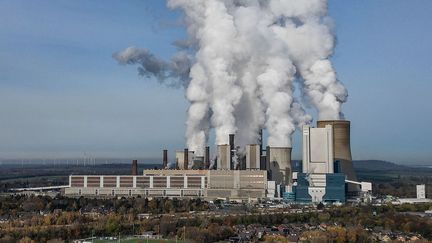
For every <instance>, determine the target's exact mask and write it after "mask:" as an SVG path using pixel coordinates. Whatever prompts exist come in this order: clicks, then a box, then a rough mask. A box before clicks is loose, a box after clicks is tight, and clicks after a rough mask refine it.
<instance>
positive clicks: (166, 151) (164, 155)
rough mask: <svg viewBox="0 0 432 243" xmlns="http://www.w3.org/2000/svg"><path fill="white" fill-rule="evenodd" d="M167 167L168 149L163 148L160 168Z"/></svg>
mask: <svg viewBox="0 0 432 243" xmlns="http://www.w3.org/2000/svg"><path fill="white" fill-rule="evenodd" d="M167 168H168V150H166V149H164V150H163V158H162V169H167Z"/></svg>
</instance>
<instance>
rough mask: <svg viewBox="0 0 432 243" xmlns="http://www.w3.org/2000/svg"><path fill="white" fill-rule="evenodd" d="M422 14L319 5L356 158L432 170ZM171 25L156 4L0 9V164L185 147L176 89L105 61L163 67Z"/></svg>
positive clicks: (176, 34) (362, 5)
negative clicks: (131, 49)
mask: <svg viewBox="0 0 432 243" xmlns="http://www.w3.org/2000/svg"><path fill="white" fill-rule="evenodd" d="M431 13H432V1H429V0H416V1H404V0H380V1H375V0H368V1H343V0H330V1H329V14H330V16H331V17H332V18H333V19H334V20H335V23H336V34H337V43H338V44H337V47H336V50H335V55H334V57H333V58H332V60H333V63H334V66H335V68H336V70H337V72H338V77H339V79H340V80H341V81H342V82H343V83H344V84H345V85H346V87H347V88H348V91H349V100H348V102H347V103H346V104H345V105H344V108H343V110H344V113H345V114H346V117H347V118H348V119H349V120H351V121H352V141H351V143H352V152H353V156H354V158H355V159H385V160H390V161H395V162H398V163H432V152H431V151H432V150H431V147H432V129H431V128H430V124H432V108H430V101H429V99H430V97H431V90H432V82H431V78H432V61H431V54H432V47H431V43H432V33H431V31H430V27H431V26H432V20H431V19H432V18H431V17H432V15H431ZM179 16H180V14H179V12H173V11H170V10H168V9H167V8H166V7H165V3H164V1H102V0H94V1H83V0H78V1H48V0H45V1H19V0H3V1H0V33H1V35H0V158H22V157H24V158H30V157H39V158H40V157H51V158H52V157H57V158H58V157H76V156H83V154H84V153H87V154H92V155H93V156H109V157H124V156H126V157H134V156H135V157H158V156H160V154H161V149H162V148H163V147H167V148H168V149H169V150H171V151H173V150H174V149H180V148H183V147H184V128H185V127H184V121H185V112H186V109H187V106H188V103H187V101H186V100H185V99H184V94H183V91H182V90H175V89H168V88H165V87H162V86H160V85H158V84H157V82H156V81H152V80H145V79H143V78H141V77H139V76H138V75H137V72H136V67H134V66H121V65H118V64H117V63H116V61H115V60H113V59H112V57H111V55H112V53H113V52H116V51H119V50H122V49H124V48H126V47H128V46H131V45H134V46H137V47H144V48H148V49H149V50H151V51H152V52H153V53H156V54H157V55H159V56H161V57H163V58H169V57H170V56H171V55H172V54H173V53H174V52H175V51H176V49H175V48H174V47H173V46H172V42H173V41H174V40H176V39H179V38H182V37H184V36H185V32H184V29H183V27H182V26H180V25H179V21H178V18H179ZM299 140H300V139H299V136H298V133H297V134H296V135H295V142H294V146H295V147H294V158H297V159H299V158H300V141H299ZM170 155H171V157H172V153H171V154H170Z"/></svg>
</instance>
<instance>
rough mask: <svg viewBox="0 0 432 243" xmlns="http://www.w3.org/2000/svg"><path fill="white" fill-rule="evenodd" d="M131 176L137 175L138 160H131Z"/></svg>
mask: <svg viewBox="0 0 432 243" xmlns="http://www.w3.org/2000/svg"><path fill="white" fill-rule="evenodd" d="M131 174H132V175H138V160H136V159H134V160H132V172H131Z"/></svg>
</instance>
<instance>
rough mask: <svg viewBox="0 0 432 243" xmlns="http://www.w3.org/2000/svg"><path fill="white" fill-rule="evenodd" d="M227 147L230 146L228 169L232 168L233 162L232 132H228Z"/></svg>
mask: <svg viewBox="0 0 432 243" xmlns="http://www.w3.org/2000/svg"><path fill="white" fill-rule="evenodd" d="M229 148H230V158H229V163H230V169H231V170H234V169H235V168H234V163H233V157H234V134H230V135H229Z"/></svg>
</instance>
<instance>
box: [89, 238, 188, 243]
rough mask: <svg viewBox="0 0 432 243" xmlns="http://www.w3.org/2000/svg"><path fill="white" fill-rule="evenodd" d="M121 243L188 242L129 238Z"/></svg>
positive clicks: (110, 242)
mask: <svg viewBox="0 0 432 243" xmlns="http://www.w3.org/2000/svg"><path fill="white" fill-rule="evenodd" d="M93 242H94V243H117V242H119V241H118V240H99V239H98V240H96V239H95V240H93ZM120 242H121V243H176V242H177V243H187V241H183V240H177V241H176V240H165V239H163V240H150V239H149V240H147V239H139V238H127V239H124V240H123V239H121V240H120Z"/></svg>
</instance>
